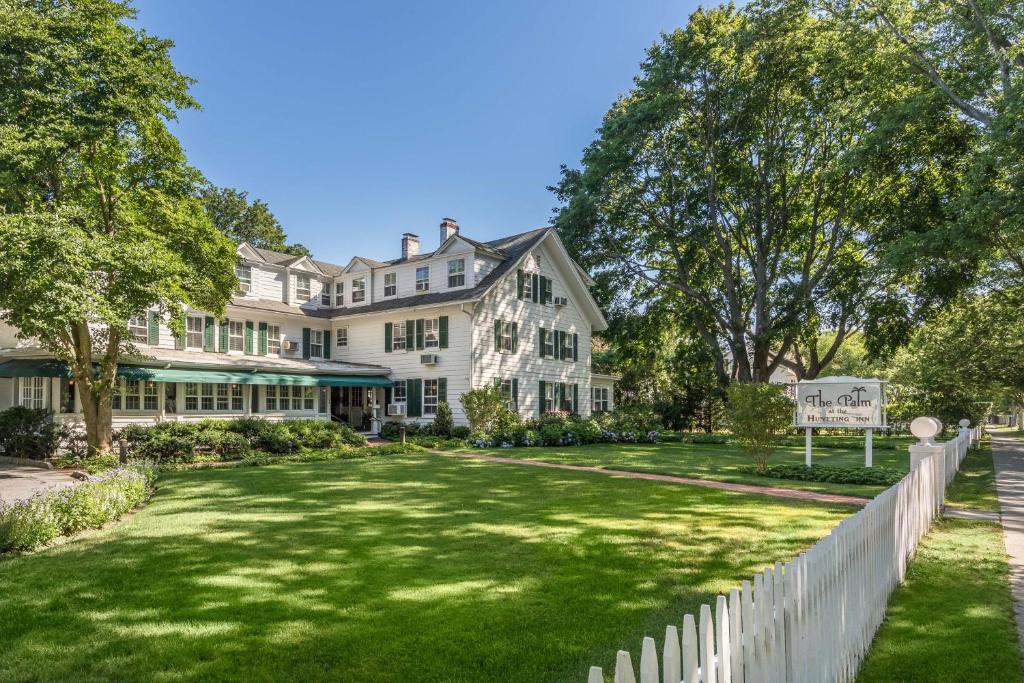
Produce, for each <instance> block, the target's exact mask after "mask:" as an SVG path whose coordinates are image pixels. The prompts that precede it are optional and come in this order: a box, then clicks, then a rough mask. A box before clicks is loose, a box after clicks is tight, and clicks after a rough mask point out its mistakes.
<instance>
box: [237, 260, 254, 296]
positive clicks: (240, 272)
mask: <svg viewBox="0 0 1024 683" xmlns="http://www.w3.org/2000/svg"><path fill="white" fill-rule="evenodd" d="M235 277H237V278H238V291H239V293H241V294H248V293H249V291H250V290H252V268H251V267H250V266H243V265H237V266H235Z"/></svg>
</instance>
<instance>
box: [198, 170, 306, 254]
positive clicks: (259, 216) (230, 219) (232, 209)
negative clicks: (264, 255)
mask: <svg viewBox="0 0 1024 683" xmlns="http://www.w3.org/2000/svg"><path fill="white" fill-rule="evenodd" d="M201 196H202V199H203V206H204V207H206V213H207V214H208V215H209V216H210V220H211V221H213V225H214V226H215V227H216V228H217V229H218V230H220V231H221V232H223V233H224V234H225V235H227V236H228V237H230V238H231V239H232V240H233V241H234V242H235V243H236V244H237V243H241V242H248V243H249V244H251V245H252V246H254V247H259V248H260V249H270V250H271V251H280V252H284V253H286V254H294V255H295V256H308V255H309V249H307V248H306V247H304V246H303V245H301V244H286V241H287V239H288V237H287V235H285V232H284V228H282V227H281V223H280V222H279V221H278V220H277V217H276V216H274V214H273V213H272V212H271V210H270V207H269V206H267V203H266V202H264V201H263V200H260V199H254V200H253V201H252V202H250V201H249V194H248V193H247V192H242V191H239V190H235V189H233V188H230V187H214V186H212V185H210V186H207V187H204V188H203V190H202V194H201Z"/></svg>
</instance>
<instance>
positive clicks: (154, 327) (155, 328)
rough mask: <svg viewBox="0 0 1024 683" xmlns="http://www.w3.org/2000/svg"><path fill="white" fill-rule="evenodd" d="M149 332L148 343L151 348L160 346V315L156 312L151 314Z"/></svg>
mask: <svg viewBox="0 0 1024 683" xmlns="http://www.w3.org/2000/svg"><path fill="white" fill-rule="evenodd" d="M147 331H148V332H149V334H148V335H147V336H148V337H149V339H147V340H146V341H147V342H148V343H149V345H150V346H158V345H159V344H160V314H159V313H157V312H156V311H150V312H149V329H148V330H147Z"/></svg>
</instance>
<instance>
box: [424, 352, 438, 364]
mask: <svg viewBox="0 0 1024 683" xmlns="http://www.w3.org/2000/svg"><path fill="white" fill-rule="evenodd" d="M420 362H421V363H423V364H424V365H437V364H438V363H440V362H441V356H439V355H437V354H436V353H424V354H423V355H422V356H420Z"/></svg>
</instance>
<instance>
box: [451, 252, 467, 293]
mask: <svg viewBox="0 0 1024 683" xmlns="http://www.w3.org/2000/svg"><path fill="white" fill-rule="evenodd" d="M465 284H466V259H464V258H457V259H452V260H451V261H449V262H448V286H449V287H463V286H465Z"/></svg>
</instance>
